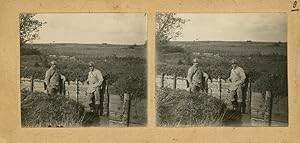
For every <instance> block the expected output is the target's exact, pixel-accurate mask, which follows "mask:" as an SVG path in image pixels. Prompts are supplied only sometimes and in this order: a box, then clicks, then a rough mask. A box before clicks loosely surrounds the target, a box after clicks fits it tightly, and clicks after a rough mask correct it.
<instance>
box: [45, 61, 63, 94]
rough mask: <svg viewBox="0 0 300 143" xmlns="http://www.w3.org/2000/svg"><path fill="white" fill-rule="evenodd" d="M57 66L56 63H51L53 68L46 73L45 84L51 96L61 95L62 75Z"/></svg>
mask: <svg viewBox="0 0 300 143" xmlns="http://www.w3.org/2000/svg"><path fill="white" fill-rule="evenodd" d="M56 66H57V65H56V61H51V67H50V68H49V69H48V70H47V71H46V75H45V79H44V84H45V86H46V90H47V93H48V94H49V95H51V94H60V93H61V87H62V86H61V84H62V83H61V74H60V73H59V71H58V70H57V67H56Z"/></svg>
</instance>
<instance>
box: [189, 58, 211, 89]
mask: <svg viewBox="0 0 300 143" xmlns="http://www.w3.org/2000/svg"><path fill="white" fill-rule="evenodd" d="M207 80H208V74H206V73H205V72H203V71H202V70H201V69H200V67H199V59H198V58H195V59H193V66H191V67H190V68H189V70H188V75H187V81H188V88H189V91H190V92H199V91H200V90H201V91H203V92H207Z"/></svg>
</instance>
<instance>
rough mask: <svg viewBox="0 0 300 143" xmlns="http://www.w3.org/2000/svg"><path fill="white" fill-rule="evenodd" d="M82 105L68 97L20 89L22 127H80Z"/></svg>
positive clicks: (82, 116) (82, 117)
mask: <svg viewBox="0 0 300 143" xmlns="http://www.w3.org/2000/svg"><path fill="white" fill-rule="evenodd" d="M84 118H86V117H85V112H84V107H83V106H82V105H81V104H80V103H78V102H76V101H74V100H72V99H69V98H66V97H64V96H60V95H50V96H49V95H47V94H45V93H38V92H36V93H30V92H28V91H21V123H22V127H80V126H82V124H83V122H84V120H85V119H84Z"/></svg>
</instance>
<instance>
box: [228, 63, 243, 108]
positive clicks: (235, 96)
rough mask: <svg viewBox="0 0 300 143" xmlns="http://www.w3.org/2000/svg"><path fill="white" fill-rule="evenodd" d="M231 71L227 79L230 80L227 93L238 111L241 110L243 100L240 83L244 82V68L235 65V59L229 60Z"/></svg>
mask: <svg viewBox="0 0 300 143" xmlns="http://www.w3.org/2000/svg"><path fill="white" fill-rule="evenodd" d="M231 66H232V69H231V73H230V77H229V78H228V80H229V81H230V82H231V85H230V87H229V93H230V97H231V103H232V105H233V108H234V109H236V110H237V111H238V112H241V106H242V102H243V96H242V84H243V83H244V82H245V79H246V75H245V72H244V70H243V69H242V68H241V67H239V66H237V60H235V59H233V60H231Z"/></svg>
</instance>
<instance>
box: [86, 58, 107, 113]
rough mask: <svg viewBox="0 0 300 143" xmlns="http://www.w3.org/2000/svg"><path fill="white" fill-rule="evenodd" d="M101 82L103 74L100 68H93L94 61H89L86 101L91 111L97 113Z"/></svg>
mask: <svg viewBox="0 0 300 143" xmlns="http://www.w3.org/2000/svg"><path fill="white" fill-rule="evenodd" d="M102 82H103V76H102V73H101V71H100V70H98V69H96V68H95V63H93V62H89V74H88V79H87V84H88V85H89V87H88V89H87V94H88V103H89V106H90V109H91V111H95V112H96V113H98V110H99V107H100V86H101V85H102Z"/></svg>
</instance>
